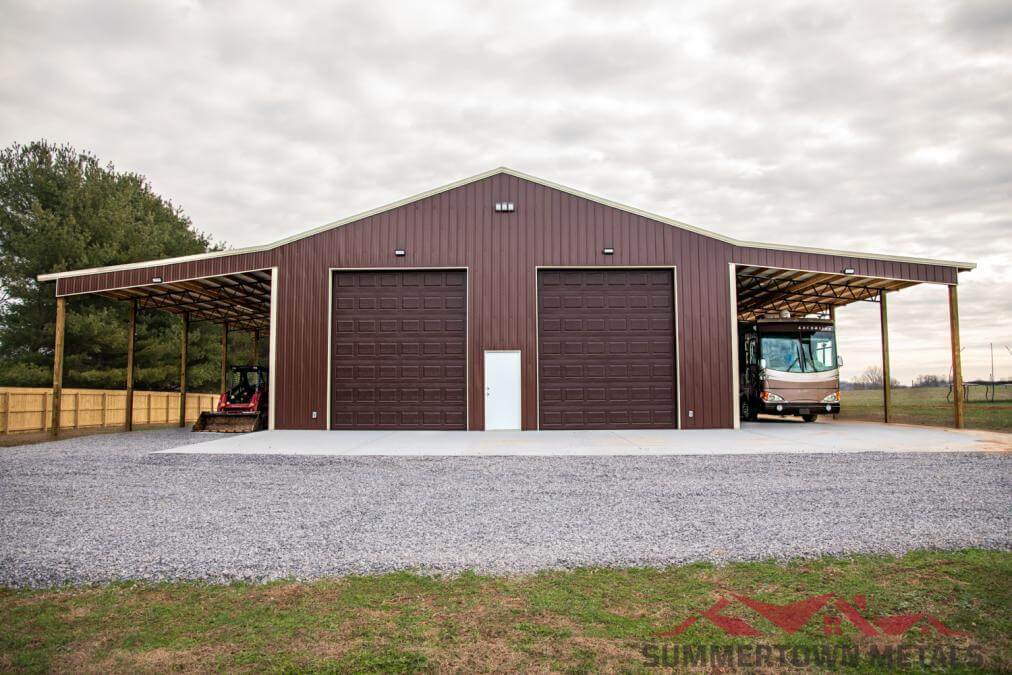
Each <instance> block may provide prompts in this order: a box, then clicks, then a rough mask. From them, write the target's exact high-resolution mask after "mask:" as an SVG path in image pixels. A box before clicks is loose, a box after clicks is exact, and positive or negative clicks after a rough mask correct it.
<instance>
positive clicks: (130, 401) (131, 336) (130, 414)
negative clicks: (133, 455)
mask: <svg viewBox="0 0 1012 675" xmlns="http://www.w3.org/2000/svg"><path fill="white" fill-rule="evenodd" d="M136 340H137V301H136V300H134V301H133V302H132V303H130V326H129V327H128V328H127V366H126V410H125V411H124V414H125V415H126V417H125V418H124V420H123V429H124V430H125V431H133V429H134V349H135V344H136Z"/></svg>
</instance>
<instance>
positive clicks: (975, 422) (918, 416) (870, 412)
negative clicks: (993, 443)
mask: <svg viewBox="0 0 1012 675" xmlns="http://www.w3.org/2000/svg"><path fill="white" fill-rule="evenodd" d="M948 392H949V388H948V387H917V388H904V389H893V390H892V399H893V400H892V408H893V420H892V421H894V422H902V423H904V424H929V425H932V426H943V427H951V426H952V424H953V418H952V402H951V401H946V400H945V397H946V394H948ZM840 397H841V399H842V400H841V402H840V418H841V419H852V420H871V421H878V422H881V421H882V390H881V389H865V390H845V391H842V392H840ZM966 428H968V429H988V430H992V431H1012V387H998V388H997V395H996V396H995V400H994V401H985V400H984V390H983V388H980V387H973V388H972V390H971V392H970V400H968V401H967V402H966Z"/></svg>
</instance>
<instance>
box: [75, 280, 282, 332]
mask: <svg viewBox="0 0 1012 675" xmlns="http://www.w3.org/2000/svg"><path fill="white" fill-rule="evenodd" d="M94 295H100V296H102V297H105V298H110V299H112V300H133V301H136V302H137V306H138V308H139V309H158V310H161V311H165V312H171V313H173V314H189V315H190V319H192V320H194V321H210V322H212V323H218V324H226V323H227V324H228V325H229V328H230V329H236V330H251V331H262V332H267V331H268V330H269V328H270V319H271V271H270V270H257V271H253V272H240V273H234V274H224V275H220V276H214V277H203V278H200V279H189V280H186V281H175V282H172V283H158V284H146V285H144V286H132V287H130V288H116V289H110V290H105V291H97V292H95V293H94Z"/></svg>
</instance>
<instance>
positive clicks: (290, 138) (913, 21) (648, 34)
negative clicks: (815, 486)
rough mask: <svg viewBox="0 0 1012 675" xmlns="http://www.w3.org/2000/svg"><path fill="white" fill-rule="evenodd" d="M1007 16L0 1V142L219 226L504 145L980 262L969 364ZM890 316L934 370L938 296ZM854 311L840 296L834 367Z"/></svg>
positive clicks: (628, 183) (1006, 156)
mask: <svg viewBox="0 0 1012 675" xmlns="http://www.w3.org/2000/svg"><path fill="white" fill-rule="evenodd" d="M1010 26H1012V17H1010V14H1009V11H1008V3H1006V2H942V1H938V2H898V3H889V4H888V5H883V4H882V3H874V2H862V1H857V2H853V3H844V4H841V3H836V4H821V5H820V4H814V5H813V4H800V3H793V2H782V3H773V4H770V3H765V4H762V5H757V4H755V3H723V2H714V3H701V4H700V5H699V6H698V7H692V6H689V5H688V4H687V3H661V2H650V1H647V0H643V1H639V0H637V2H635V3H629V2H626V3H613V2H591V3H582V2H581V3H572V4H570V5H566V4H557V3H543V2H533V1H529V2H520V3H502V4H497V5H494V6H492V7H488V8H483V9H482V10H481V11H476V10H475V8H474V6H473V5H471V4H470V3H464V2H455V1H449V2H441V3H408V2H403V3H371V4H370V3H339V4H327V3H309V2H299V1H293V2H289V3H286V4H285V5H283V6H278V5H277V4H275V3H266V2H263V3H259V2H251V3H243V4H242V5H241V6H236V5H234V4H231V3H219V2H195V1H185V2H176V3H171V2H165V3H161V4H155V3H135V2H127V1H125V0H122V1H115V2H108V1H105V0H103V1H98V0H93V1H91V2H88V1H84V2H80V3H73V4H66V3H56V2H53V3H37V2H22V1H19V0H13V1H11V0H8V2H6V3H5V7H4V21H3V22H2V23H0V141H3V142H4V143H8V142H13V141H27V140H31V139H34V138H49V139H52V140H58V141H69V142H71V143H73V144H75V145H76V146H78V147H80V148H87V149H89V150H92V151H93V152H95V153H97V154H98V155H99V156H101V157H102V158H104V159H109V160H112V161H114V162H115V163H116V164H117V166H119V167H120V168H123V169H131V170H136V171H139V172H141V173H144V174H145V175H147V176H149V177H150V179H151V180H152V182H153V184H154V186H155V188H156V189H157V190H158V191H159V192H161V193H162V194H165V195H166V196H168V197H169V198H171V199H172V200H173V201H174V202H176V203H178V204H180V205H181V206H183V207H184V208H185V210H186V211H187V213H189V214H190V215H191V217H192V218H193V219H194V222H195V223H196V224H197V225H198V227H200V228H202V229H203V230H205V231H208V232H210V233H212V234H213V235H214V236H215V237H217V238H220V239H223V240H226V241H228V242H229V243H230V244H231V245H234V246H241V245H247V244H253V243H260V242H264V241H270V240H273V239H277V238H280V237H282V236H284V235H286V234H289V233H291V232H293V231H299V230H303V229H307V228H309V227H312V226H315V225H318V224H321V223H324V222H328V221H330V220H333V219H335V218H338V217H342V216H345V215H348V214H351V213H355V212H357V211H360V210H364V209H367V208H370V207H373V206H376V205H378V204H382V203H386V202H388V201H391V200H393V199H396V198H399V197H402V196H404V195H407V194H412V193H415V192H418V191H420V190H424V189H426V188H429V187H433V186H436V185H439V184H442V183H445V182H449V181H451V180H455V179H457V178H461V177H463V176H467V175H470V174H472V173H477V172H479V171H483V170H485V169H488V168H490V167H493V166H497V165H500V164H506V165H510V166H514V167H516V168H518V169H521V170H525V171H528V172H530V173H534V174H536V175H541V176H544V177H546V178H550V179H553V180H557V181H559V182H562V183H565V184H569V185H572V186H574V187H577V188H581V189H585V190H588V191H590V192H593V193H597V194H601V195H602V196H606V197H610V198H613V199H616V200H618V201H622V202H626V203H630V204H634V205H636V206H640V207H642V208H645V209H648V210H652V211H656V212H659V213H664V214H666V215H670V216H672V217H675V218H678V219H680V220H684V221H686V222H689V223H693V224H695V225H698V226H700V227H704V228H708V229H711V230H715V231H719V232H724V233H727V234H730V235H733V236H738V237H742V238H747V239H767V240H769V239H772V240H774V241H777V242H782V243H795V244H806V245H817V246H824V247H831V248H843V249H852V250H866V251H880V252H891V253H897V254H906V255H915V256H933V257H943V258H953V259H969V260H975V261H977V262H978V263H980V267H979V269H978V270H976V271H974V272H972V273H970V274H967V275H963V277H962V281H963V284H962V285H961V287H960V294H961V299H962V318H963V339H964V343H965V344H966V345H967V352H965V353H964V359H965V362H966V364H967V371H968V374H969V375H971V376H983V375H986V373H987V365H986V363H987V353H986V346H987V343H988V342H989V341H992V340H993V341H995V342H996V343H1000V344H1004V343H1006V342H1012V335H1010V334H1012V301H1010V300H1009V298H1010V297H1012V293H1009V291H1010V290H1012V289H1010V282H1012V274H1010V273H1009V272H1008V271H1006V265H1007V261H1008V260H1009V259H1010V258H1012V240H1010V237H1009V233H1010V232H1012V220H1010V218H1009V212H1010V206H1012V199H1010V186H1012V122H1010V118H1009V115H1008V113H1007V111H1008V110H1009V109H1010V108H1012V105H1010V103H1012V102H1010V100H1009V98H1010V97H1009V93H1008V92H1010V91H1012V76H1010V72H1012V49H1010V48H1009V47H1008V45H1009V44H1012V39H1010V37H1012V35H1010ZM891 308H892V313H893V317H892V322H891V325H892V327H893V330H894V338H893V339H894V370H895V371H896V373H897V375H898V376H900V377H901V378H902V379H910V378H912V377H913V376H915V375H917V374H918V373H920V372H936V373H942V372H946V371H947V370H948V362H947V355H946V345H947V334H946V331H945V326H946V324H945V304H944V292H943V289H941V288H940V287H934V286H931V287H923V288H914V289H909V290H907V291H904V292H902V293H900V294H897V295H896V297H895V299H894V300H893V302H892V305H891ZM874 310H875V307H874V306H870V305H869V306H860V307H857V306H855V307H853V308H848V309H846V310H844V311H842V312H841V325H842V328H843V330H844V331H845V333H846V336H845V339H844V345H843V346H844V349H845V350H847V351H848V360H847V363H848V366H847V369H848V370H849V371H851V374H853V373H855V372H857V371H859V370H860V368H862V367H863V366H865V365H869V364H871V363H873V362H874V361H875V359H876V358H877V340H878V336H877V332H876V330H875V320H876V315H875V313H874ZM869 317H870V318H869ZM897 346H899V347H900V348H897ZM1010 346H1012V345H1010ZM1001 352H1002V353H1003V354H1006V356H1005V357H1004V358H1005V359H1006V361H1005V362H1002V363H1004V364H1005V365H1004V366H1003V367H1005V368H1006V369H1007V370H1008V371H1009V372H1010V373H1012V357H1008V356H1007V352H1004V350H1001Z"/></svg>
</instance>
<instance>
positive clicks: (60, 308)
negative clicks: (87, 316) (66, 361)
mask: <svg viewBox="0 0 1012 675" xmlns="http://www.w3.org/2000/svg"><path fill="white" fill-rule="evenodd" d="M66 323H67V299H66V298H64V297H59V298H56V326H55V332H56V342H55V344H54V346H53V435H54V436H59V435H60V402H61V400H60V399H61V398H62V396H63V339H64V327H65V325H66Z"/></svg>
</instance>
